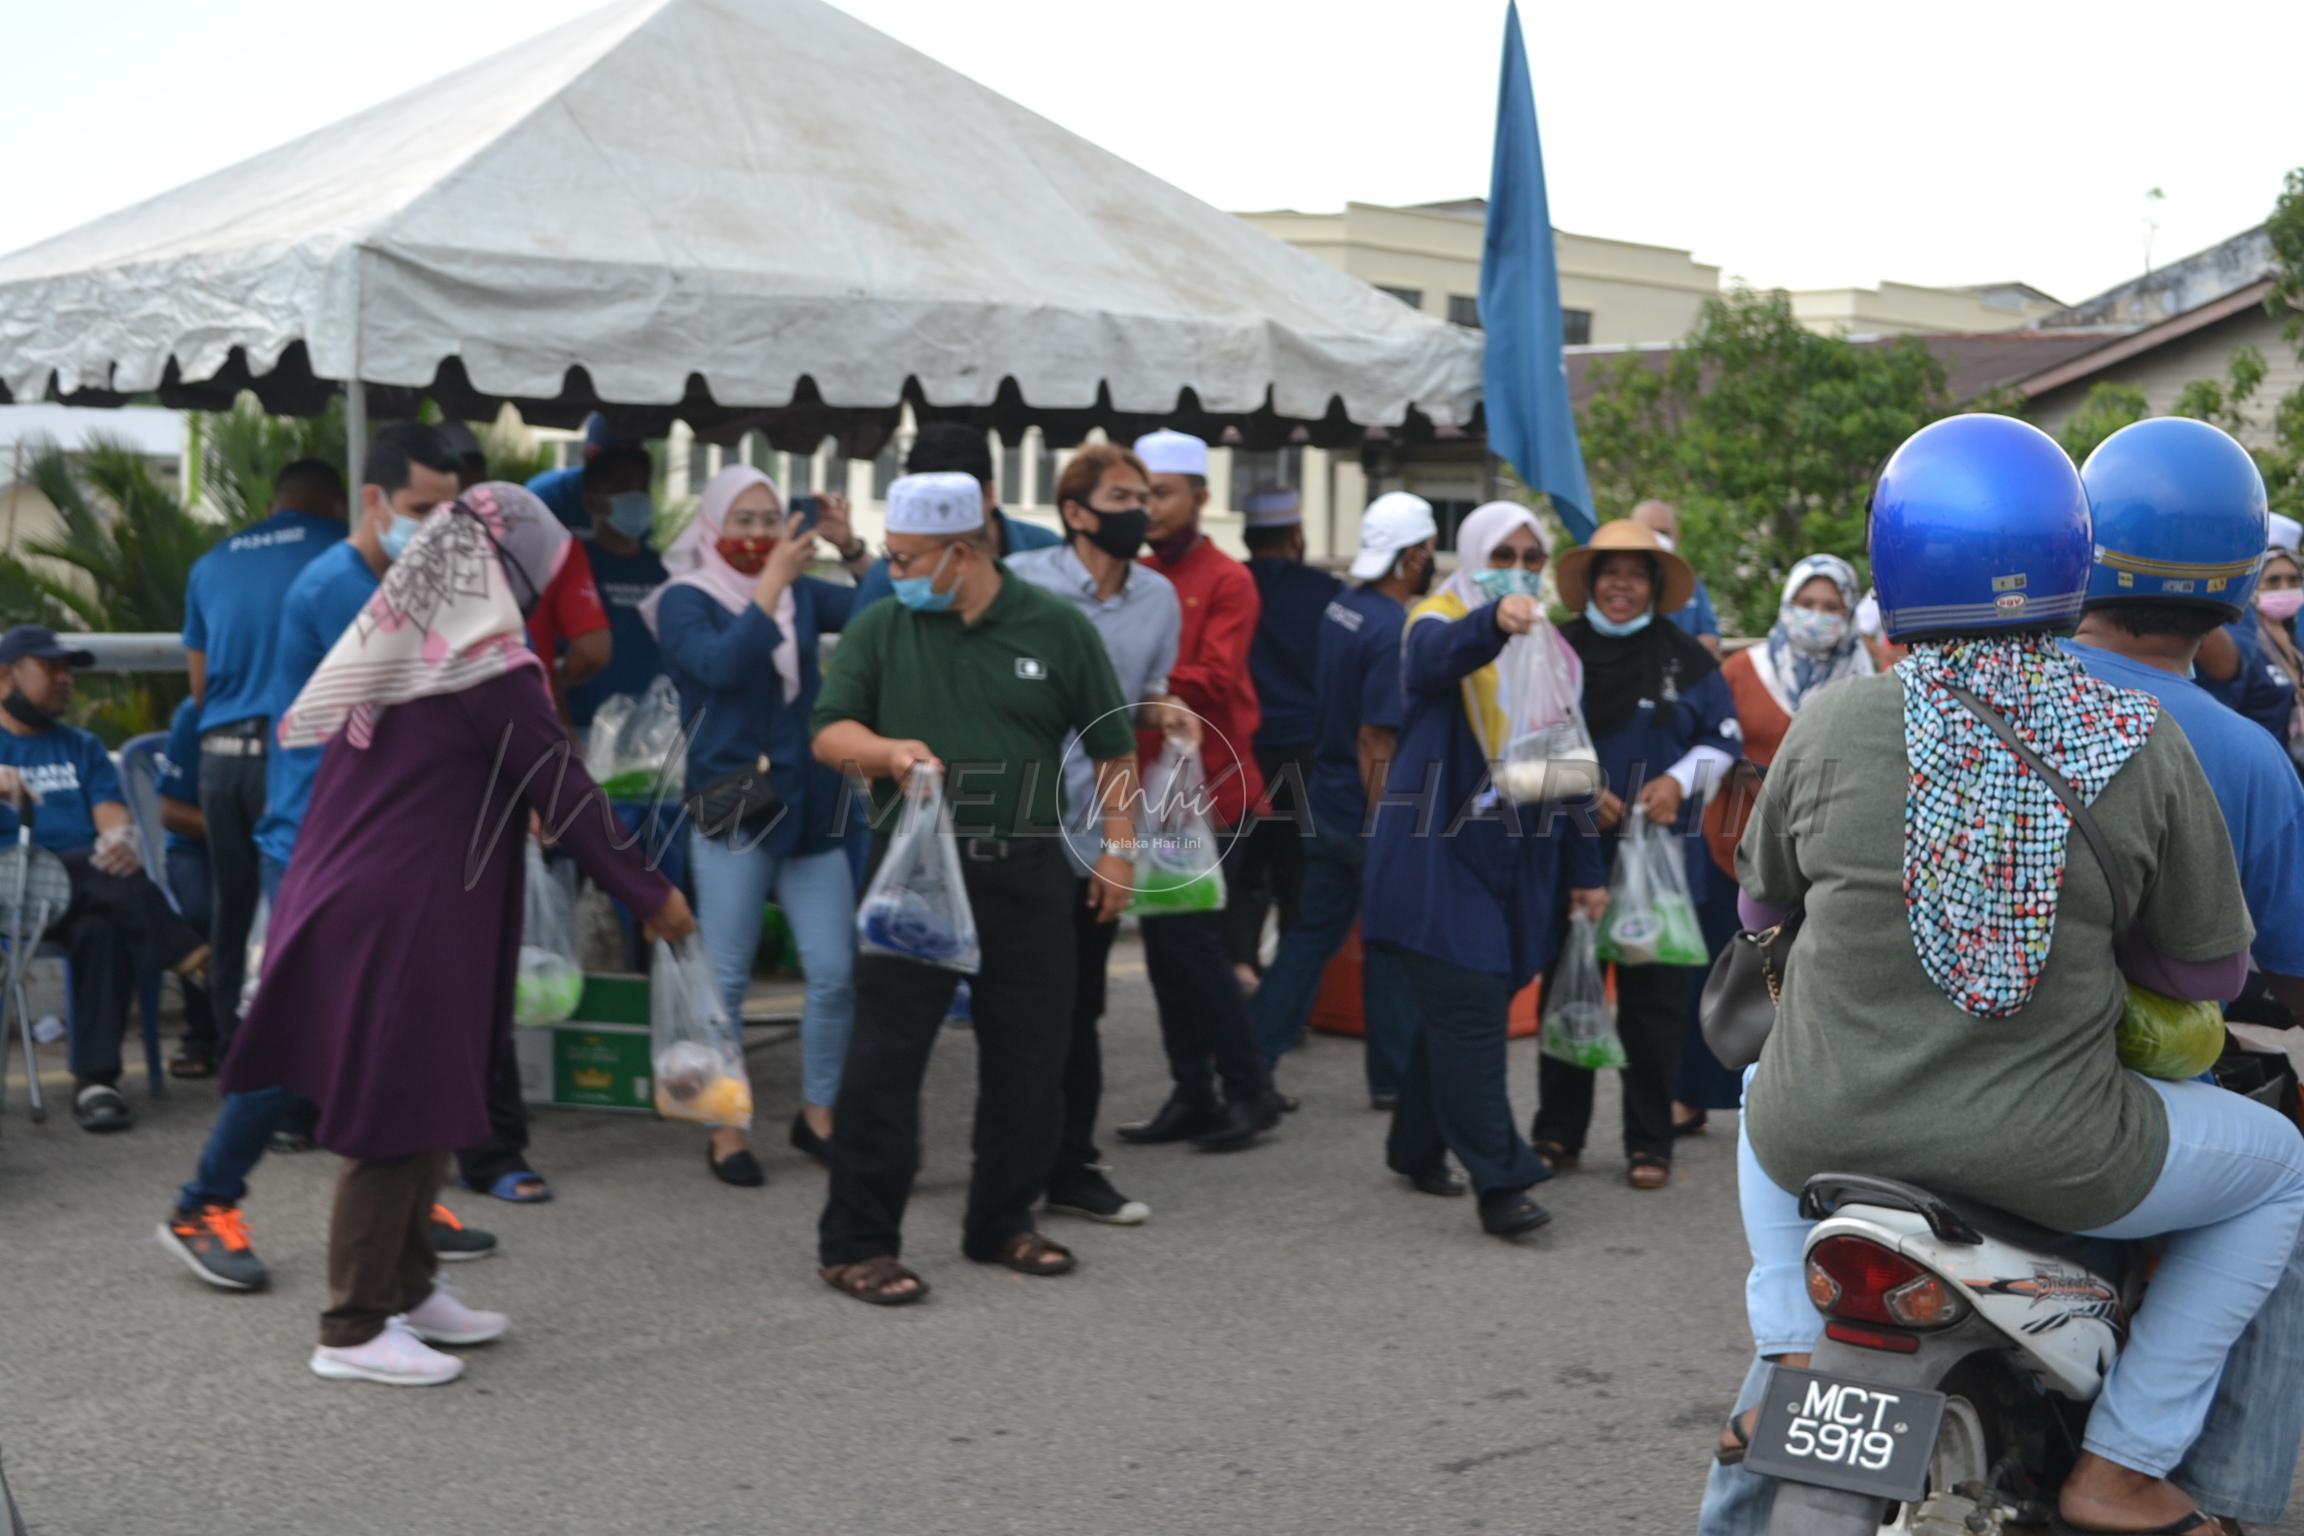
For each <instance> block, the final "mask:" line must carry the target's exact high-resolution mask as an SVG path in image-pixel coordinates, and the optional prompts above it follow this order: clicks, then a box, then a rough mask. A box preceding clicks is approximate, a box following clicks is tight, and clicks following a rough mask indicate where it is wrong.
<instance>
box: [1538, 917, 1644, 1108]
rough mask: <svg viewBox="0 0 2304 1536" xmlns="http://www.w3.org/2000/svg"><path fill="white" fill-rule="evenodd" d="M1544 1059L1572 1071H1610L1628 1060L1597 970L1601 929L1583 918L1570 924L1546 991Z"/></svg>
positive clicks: (1613, 1009)
mask: <svg viewBox="0 0 2304 1536" xmlns="http://www.w3.org/2000/svg"><path fill="white" fill-rule="evenodd" d="M1543 1049H1544V1054H1545V1055H1547V1056H1554V1057H1558V1058H1559V1059H1560V1060H1562V1061H1564V1062H1567V1063H1568V1064H1569V1065H1570V1066H1572V1067H1586V1068H1589V1069H1591V1070H1592V1071H1595V1072H1607V1071H1612V1070H1614V1069H1615V1068H1617V1067H1621V1066H1623V1065H1624V1064H1625V1062H1626V1061H1627V1060H1628V1059H1629V1058H1628V1057H1626V1055H1625V1054H1624V1040H1623V1037H1622V1036H1620V1035H1618V1034H1617V1033H1616V1005H1615V1004H1614V1003H1611V1002H1609V1001H1608V977H1607V975H1606V973H1605V972H1603V971H1602V970H1601V967H1600V925H1599V924H1598V923H1595V922H1594V921H1592V919H1590V918H1588V917H1586V916H1585V915H1584V914H1582V913H1581V912H1579V913H1577V914H1576V916H1574V917H1573V918H1570V919H1569V921H1568V948H1567V951H1566V952H1565V953H1564V954H1563V955H1562V956H1561V957H1560V967H1559V969H1558V970H1557V971H1555V972H1554V973H1553V976H1552V984H1551V985H1550V986H1548V987H1546V988H1545V989H1544V1040H1543Z"/></svg>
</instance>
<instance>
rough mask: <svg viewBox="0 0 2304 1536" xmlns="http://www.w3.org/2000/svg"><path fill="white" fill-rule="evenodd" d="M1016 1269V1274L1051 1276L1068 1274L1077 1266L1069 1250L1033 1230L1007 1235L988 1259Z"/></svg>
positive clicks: (1078, 1264) (1076, 1260)
mask: <svg viewBox="0 0 2304 1536" xmlns="http://www.w3.org/2000/svg"><path fill="white" fill-rule="evenodd" d="M992 1262H993V1263H995V1264H1002V1265H1005V1266H1007V1267H1008V1268H1010V1269H1012V1270H1014V1271H1016V1273H1018V1274H1020V1275H1038V1276H1040V1277H1042V1278H1053V1277H1054V1276H1057V1275H1068V1274H1070V1273H1072V1271H1074V1270H1075V1269H1078V1268H1079V1267H1080V1261H1079V1260H1078V1259H1077V1258H1075V1257H1073V1254H1072V1250H1071V1249H1069V1248H1067V1247H1065V1246H1064V1245H1063V1244H1062V1243H1059V1242H1054V1241H1052V1240H1050V1239H1049V1238H1046V1237H1043V1236H1041V1235H1040V1234H1039V1233H1037V1232H1019V1233H1017V1234H1016V1235H1015V1236H1014V1237H1012V1238H1010V1239H1008V1241H1007V1243H1006V1245H1005V1246H1003V1247H1002V1248H1001V1250H1000V1256H999V1257H998V1258H996V1259H994V1260H993V1261H992Z"/></svg>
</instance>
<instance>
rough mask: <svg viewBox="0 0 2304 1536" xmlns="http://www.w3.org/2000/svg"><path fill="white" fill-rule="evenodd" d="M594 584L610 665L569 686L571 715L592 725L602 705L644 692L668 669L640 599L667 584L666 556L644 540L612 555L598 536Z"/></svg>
mask: <svg viewBox="0 0 2304 1536" xmlns="http://www.w3.org/2000/svg"><path fill="white" fill-rule="evenodd" d="M583 555H584V558H585V559H587V560H589V561H591V562H592V583H593V585H594V586H596V587H598V588H599V589H600V606H601V607H603V608H605V609H607V610H608V643H609V645H610V647H611V650H610V653H609V657H608V665H607V666H605V667H602V668H601V669H600V671H599V673H598V674H597V675H595V676H593V677H589V678H587V679H585V680H584V681H583V682H581V683H579V684H577V685H576V686H575V687H573V688H571V689H569V690H568V715H569V718H570V719H572V720H574V721H575V722H576V725H577V728H578V729H582V728H583V727H585V726H587V725H590V724H591V723H592V716H593V715H594V714H595V713H597V712H598V711H599V708H600V706H601V705H602V704H604V703H606V702H607V701H608V700H610V699H612V698H614V697H615V696H616V695H617V694H620V693H629V694H634V695H638V694H643V693H646V692H647V691H648V685H649V684H650V683H652V682H654V681H655V680H656V676H657V674H658V673H660V672H662V671H663V670H664V661H663V657H662V656H661V655H660V654H659V653H658V651H657V648H656V636H655V635H654V634H652V633H651V632H650V631H649V628H648V625H647V623H646V621H645V620H643V619H642V618H641V617H640V601H641V599H642V598H645V597H646V596H647V595H648V594H649V593H651V592H653V591H655V590H656V589H657V588H658V587H660V586H662V585H664V575H665V572H664V557H663V556H662V555H659V554H657V553H656V551H654V550H652V549H650V548H649V547H648V546H647V545H645V544H643V545H641V546H640V548H639V549H638V550H636V551H634V552H633V553H632V554H629V555H618V554H612V553H610V552H609V551H608V549H607V548H606V547H605V546H603V545H602V544H600V543H599V542H598V541H597V540H595V541H594V542H592V543H589V544H586V545H585V546H584V549H583Z"/></svg>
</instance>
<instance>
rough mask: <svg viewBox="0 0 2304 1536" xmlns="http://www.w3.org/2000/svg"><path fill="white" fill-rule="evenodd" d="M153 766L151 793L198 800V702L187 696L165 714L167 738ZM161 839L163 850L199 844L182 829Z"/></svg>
mask: <svg viewBox="0 0 2304 1536" xmlns="http://www.w3.org/2000/svg"><path fill="white" fill-rule="evenodd" d="M152 767H153V774H152V790H153V793H155V794H157V795H158V796H159V797H160V798H161V799H163V800H173V801H175V802H176V803H177V804H178V805H198V804H199V803H200V706H199V705H197V704H195V703H193V702H192V701H191V700H190V699H186V700H185V701H184V702H183V703H181V704H178V705H177V706H176V713H175V714H173V715H171V716H169V717H168V740H167V742H166V744H165V745H163V746H162V747H161V748H160V755H159V756H158V757H156V758H154V759H153V761H152ZM160 841H161V852H163V853H174V852H176V851H177V850H179V849H183V848H197V847H199V846H200V842H199V839H197V838H190V837H186V836H185V835H184V834H183V833H181V832H169V833H166V834H164V835H163V836H162V838H161V840H160Z"/></svg>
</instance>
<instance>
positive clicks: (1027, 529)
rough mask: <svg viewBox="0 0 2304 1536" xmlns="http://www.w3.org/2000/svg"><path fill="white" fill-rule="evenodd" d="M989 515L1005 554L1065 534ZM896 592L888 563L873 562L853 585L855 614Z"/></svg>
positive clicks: (1047, 542)
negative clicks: (890, 579)
mask: <svg viewBox="0 0 2304 1536" xmlns="http://www.w3.org/2000/svg"><path fill="white" fill-rule="evenodd" d="M992 516H993V518H994V520H995V521H997V522H998V523H999V524H1000V536H1001V539H1002V540H1003V548H1004V550H1005V552H1006V553H1007V554H1011V555H1020V554H1022V553H1024V551H1026V550H1028V549H1046V548H1048V547H1049V546H1050V545H1052V544H1061V543H1063V542H1064V535H1062V534H1060V533H1057V532H1055V531H1054V530H1053V529H1048V528H1043V527H1041V526H1040V525H1039V524H1038V523H1027V522H1025V521H1024V520H1023V519H1022V518H1019V517H1010V516H1009V515H1008V514H1007V513H1005V512H1002V511H1000V510H999V509H998V508H997V507H995V508H994V509H993V511H992ZM895 593H896V588H895V587H894V585H892V584H891V583H890V581H889V579H888V562H887V561H885V560H875V561H873V562H872V569H870V570H868V571H866V572H865V573H864V574H863V576H862V577H860V578H859V579H858V580H857V582H856V611H857V612H858V613H862V612H863V611H864V610H865V609H867V608H869V607H871V606H872V605H873V604H874V603H876V602H878V601H880V599H882V598H884V597H893V596H894V595H895Z"/></svg>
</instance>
